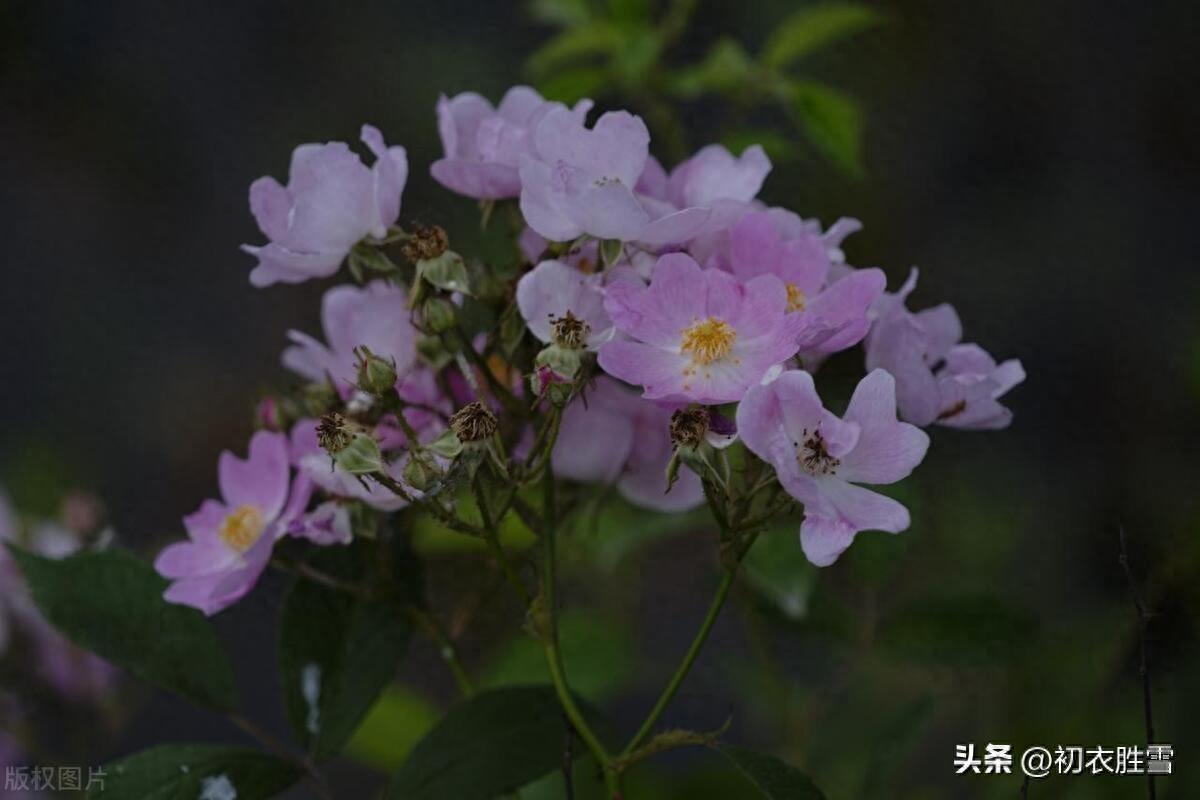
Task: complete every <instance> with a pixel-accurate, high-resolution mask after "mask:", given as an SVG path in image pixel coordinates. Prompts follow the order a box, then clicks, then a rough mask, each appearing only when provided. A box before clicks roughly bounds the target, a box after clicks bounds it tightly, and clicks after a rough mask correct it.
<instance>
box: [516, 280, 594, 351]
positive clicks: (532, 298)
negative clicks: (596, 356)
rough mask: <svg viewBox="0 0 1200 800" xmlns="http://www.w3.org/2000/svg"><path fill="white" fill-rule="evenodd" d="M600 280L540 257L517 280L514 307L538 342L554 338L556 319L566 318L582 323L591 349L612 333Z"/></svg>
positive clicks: (560, 324) (586, 340) (577, 323)
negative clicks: (515, 303) (538, 261)
mask: <svg viewBox="0 0 1200 800" xmlns="http://www.w3.org/2000/svg"><path fill="white" fill-rule="evenodd" d="M600 281H601V276H600V275H587V274H585V273H583V272H581V271H579V270H578V269H576V268H575V267H572V266H569V265H567V264H564V263H562V262H561V261H543V262H542V263H540V264H538V265H537V266H536V267H535V268H534V269H532V270H530V271H529V272H527V273H525V274H524V275H522V276H521V280H520V281H518V282H517V308H518V309H519V310H520V312H521V316H522V317H523V318H524V320H525V324H526V325H527V326H528V328H529V331H530V333H532V334H533V335H534V336H536V337H537V338H538V339H539V340H541V341H542V342H545V343H547V344H549V343H551V342H553V341H554V328H555V323H556V322H557V321H559V320H570V321H572V322H573V323H574V324H575V325H577V326H578V325H580V324H582V326H584V328H583V329H581V331H586V333H583V334H582V338H583V340H584V343H585V345H586V347H587V349H589V350H595V349H596V348H598V347H599V346H600V345H601V344H603V343H604V342H606V341H608V340H609V339H611V338H612V334H613V325H612V320H611V319H609V317H608V312H607V311H605V310H604V290H603V288H602V287H601V285H600ZM559 326H560V327H561V326H562V323H561V322H560V323H559Z"/></svg>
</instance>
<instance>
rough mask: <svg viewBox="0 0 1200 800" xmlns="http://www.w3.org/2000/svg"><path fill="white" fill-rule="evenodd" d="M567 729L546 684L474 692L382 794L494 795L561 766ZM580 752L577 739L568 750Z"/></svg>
mask: <svg viewBox="0 0 1200 800" xmlns="http://www.w3.org/2000/svg"><path fill="white" fill-rule="evenodd" d="M567 731H568V728H567V725H566V723H565V721H564V719H563V713H562V710H561V708H560V707H559V705H558V698H557V697H556V696H555V694H554V690H553V689H552V688H551V687H549V686H525V687H514V688H508V689H493V690H490V691H486V692H481V693H479V694H477V695H475V696H474V697H472V698H470V699H469V700H466V701H464V702H462V703H460V704H459V705H457V706H455V707H454V708H452V709H451V710H450V712H449V713H448V714H446V716H445V718H444V719H442V721H441V722H439V723H438V724H437V726H436V727H435V728H434V729H433V730H432V731H430V732H429V734H428V735H427V736H426V737H425V738H424V739H422V740H421V741H420V743H418V744H417V746H416V747H415V748H414V749H413V752H412V755H411V756H409V758H408V760H407V761H406V762H405V763H404V766H402V767H401V768H400V771H399V772H397V773H396V775H395V777H394V778H393V780H392V784H391V787H390V789H389V791H388V794H387V797H388V798H389V800H447V798H454V800H493V798H495V797H497V796H499V795H502V794H504V793H506V792H511V791H513V790H514V789H517V788H519V787H520V786H522V785H524V784H526V783H529V782H530V781H533V780H536V779H537V778H540V777H541V776H543V775H545V774H546V773H548V772H551V771H552V770H555V769H558V768H559V767H561V766H562V763H563V753H564V744H565V741H566V736H567ZM584 749H585V748H583V747H580V746H579V745H578V743H576V746H575V747H574V748H573V749H572V752H573V753H574V754H576V755H578V754H579V753H580V751H582V750H584Z"/></svg>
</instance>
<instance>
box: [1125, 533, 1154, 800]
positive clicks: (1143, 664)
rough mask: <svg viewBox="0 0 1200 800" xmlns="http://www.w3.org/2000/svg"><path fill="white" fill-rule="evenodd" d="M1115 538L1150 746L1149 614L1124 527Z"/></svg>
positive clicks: (1149, 788)
mask: <svg viewBox="0 0 1200 800" xmlns="http://www.w3.org/2000/svg"><path fill="white" fill-rule="evenodd" d="M1117 537H1118V540H1119V541H1120V544H1121V555H1120V556H1119V558H1118V561H1120V563H1121V568H1122V569H1123V570H1125V578H1126V579H1127V580H1128V581H1129V593H1130V594H1131V595H1133V607H1134V608H1135V609H1136V610H1137V620H1138V650H1139V656H1140V663H1139V665H1138V674H1139V675H1140V676H1141V678H1142V710H1143V713H1144V715H1145V718H1146V744H1147V745H1150V744H1152V743H1153V742H1154V706H1153V704H1152V702H1151V696H1150V668H1149V664H1148V662H1147V658H1146V631H1147V628H1149V626H1150V617H1151V614H1150V612H1149V610H1147V608H1146V603H1145V602H1144V601H1143V600H1142V594H1141V592H1140V591H1138V585H1137V580H1136V579H1135V578H1134V577H1133V570H1132V569H1131V568H1130V566H1129V552H1128V550H1127V549H1126V547H1125V526H1124V525H1118V526H1117ZM1146 792H1147V796H1148V797H1149V798H1150V800H1155V790H1154V774H1153V773H1151V772H1150V771H1149V770H1147V772H1146Z"/></svg>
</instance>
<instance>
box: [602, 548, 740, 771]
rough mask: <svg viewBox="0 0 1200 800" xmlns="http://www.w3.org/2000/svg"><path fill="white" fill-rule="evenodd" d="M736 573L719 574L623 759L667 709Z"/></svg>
mask: <svg viewBox="0 0 1200 800" xmlns="http://www.w3.org/2000/svg"><path fill="white" fill-rule="evenodd" d="M736 575H737V570H736V567H735V568H734V569H727V570H725V574H724V575H723V576H721V582H720V583H719V584H718V585H717V592H716V594H715V595H713V599H712V602H711V603H709V606H708V613H707V614H706V615H705V616H704V621H703V622H702V623H700V629H699V630H698V631H696V635H695V637H693V639H692V644H691V646H690V647H688V650H687V653H685V654H684V656H683V661H681V662H680V663H679V666H678V668H676V670H675V674H674V675H672V676H671V680H670V681H669V682H668V683H667V686H666V688H665V689H663V692H662V694H661V695H659V698H658V702H656V703H655V704H654V707H653V708H652V709H650V713H649V714H648V715H647V716H646V721H645V722H643V723H642V727H640V728H638V732H637V733H635V734H634V736H633V738H632V739H630V740H629V744H627V745H625V749H624V750H623V751H621V757H622V758H624V757H625V756H628V755H629V754H630V753H632V752H633V751H634V750H636V749H637V748H638V747H639V746H640V745H641V744H642V742H644V741H646V738H647V737H648V736H649V735H650V733H651V732H652V731H653V730H654V726H655V725H656V724H658V720H659V719H660V718H661V717H662V715H663V713H664V712H665V711H666V710H667V706H669V705H670V704H671V701H672V700H673V699H675V694H676V692H678V691H679V687H680V686H682V685H683V680H684V678H686V677H687V674H688V672H690V671H691V669H692V665H693V664H694V663H696V658H697V656H699V655H700V651H701V650H702V649H703V648H704V643H705V642H706V641H707V640H708V634H709V633H710V632H711V631H712V628H713V625H714V624H715V623H716V621H717V617H718V616H720V614H721V608H722V607H723V606H724V605H725V599H726V598H727V597H728V596H729V590H730V588H731V587H732V586H733V579H734V577H736Z"/></svg>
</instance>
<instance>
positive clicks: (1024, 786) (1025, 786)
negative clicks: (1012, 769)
mask: <svg viewBox="0 0 1200 800" xmlns="http://www.w3.org/2000/svg"><path fill="white" fill-rule="evenodd" d="M1021 800H1029V776H1028V775H1026V776H1025V780H1023V781H1021Z"/></svg>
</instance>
